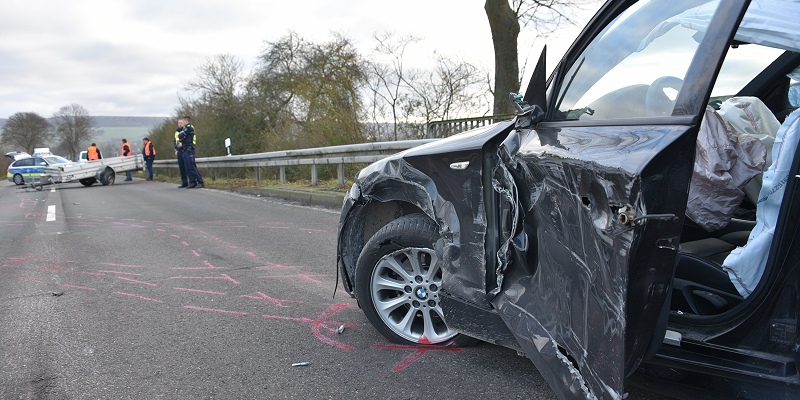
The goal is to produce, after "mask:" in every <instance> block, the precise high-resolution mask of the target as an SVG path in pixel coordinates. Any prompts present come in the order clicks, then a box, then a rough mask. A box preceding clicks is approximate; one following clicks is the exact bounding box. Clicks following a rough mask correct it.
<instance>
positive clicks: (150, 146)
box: [144, 141, 156, 157]
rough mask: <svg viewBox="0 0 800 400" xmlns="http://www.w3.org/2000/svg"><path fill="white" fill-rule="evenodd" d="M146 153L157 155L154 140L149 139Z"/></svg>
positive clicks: (145, 148)
mask: <svg viewBox="0 0 800 400" xmlns="http://www.w3.org/2000/svg"><path fill="white" fill-rule="evenodd" d="M144 155H145V156H147V157H150V156H154V155H156V148H155V146H153V142H150V141H148V142H147V143H146V144H145V145H144Z"/></svg>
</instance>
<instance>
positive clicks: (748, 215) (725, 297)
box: [670, 44, 800, 319]
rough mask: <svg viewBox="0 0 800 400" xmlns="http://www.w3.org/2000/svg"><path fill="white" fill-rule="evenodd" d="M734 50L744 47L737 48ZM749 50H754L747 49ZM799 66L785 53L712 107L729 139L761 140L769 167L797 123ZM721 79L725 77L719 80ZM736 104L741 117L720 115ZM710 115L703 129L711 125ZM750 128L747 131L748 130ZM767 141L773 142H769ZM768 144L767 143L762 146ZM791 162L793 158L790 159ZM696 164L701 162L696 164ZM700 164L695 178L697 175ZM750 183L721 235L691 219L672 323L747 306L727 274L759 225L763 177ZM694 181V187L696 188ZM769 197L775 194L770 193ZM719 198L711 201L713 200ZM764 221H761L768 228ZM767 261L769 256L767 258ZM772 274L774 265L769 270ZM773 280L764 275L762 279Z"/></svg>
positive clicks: (676, 283)
mask: <svg viewBox="0 0 800 400" xmlns="http://www.w3.org/2000/svg"><path fill="white" fill-rule="evenodd" d="M735 46H745V44H736V45H735ZM747 46H749V45H747ZM798 65H800V54H798V53H795V52H785V53H783V54H782V55H781V56H779V57H777V59H775V60H774V61H773V62H772V63H771V64H770V65H769V66H768V67H767V68H765V69H764V70H763V71H762V72H761V73H760V74H759V75H757V76H756V77H755V78H754V79H753V80H752V81H750V82H749V83H748V84H747V85H746V86H745V87H744V88H742V89H741V90H740V91H739V92H738V93H736V95H735V96H734V97H729V98H724V97H723V98H721V97H717V98H714V97H713V96H712V99H711V104H710V105H711V106H712V107H713V108H714V111H713V113H714V114H716V115H718V116H719V118H720V119H721V120H722V121H724V126H725V128H726V129H727V130H728V133H729V134H730V135H734V137H740V135H743V134H746V133H744V132H745V131H750V132H758V133H761V134H762V141H763V142H764V145H765V148H766V149H767V152H768V155H767V157H766V158H767V162H766V163H765V164H764V166H763V168H764V170H766V168H768V167H769V165H770V161H772V160H770V158H771V157H770V156H774V155H772V154H769V153H771V150H772V143H773V142H774V140H775V135H776V133H777V132H778V129H780V127H781V126H783V125H787V126H788V125H789V124H792V123H793V122H794V120H795V119H796V117H795V118H793V119H787V116H788V115H789V114H790V113H791V112H792V111H794V110H795V109H796V108H797V106H798V104H797V101H796V93H797V92H796V91H797V90H798V89H800V82H798V81H797V80H796V78H797V76H793V74H792V72H793V71H796V70H797V69H798ZM720 79H722V77H720ZM731 103H737V107H738V108H739V111H740V112H739V113H738V114H737V115H733V114H736V113H725V112H721V110H723V109H724V108H725V106H726V105H730V104H731ZM708 117H709V114H706V118H705V119H704V123H707V119H708ZM748 124H749V125H750V126H747V125H748ZM796 126H797V124H793V125H792V127H794V129H790V130H788V131H787V132H786V138H787V139H786V140H787V141H789V140H792V139H790V138H795V139H793V140H794V141H796V140H797V139H796V137H797V136H798V135H800V131H798V129H796ZM767 136H768V137H767ZM763 139H766V140H763ZM790 156H791V158H793V157H794V154H791V155H790ZM696 162H697V161H696ZM697 169H698V167H697V164H696V166H695V172H697ZM758 172H759V174H758V175H756V176H755V177H753V178H751V179H749V180H748V181H747V182H746V184H745V185H744V187H742V188H741V189H742V195H741V202H740V203H739V204H738V206H737V207H736V209H735V210H734V212H733V215H731V216H730V218H728V219H727V220H726V221H724V222H723V224H724V226H723V227H721V228H719V229H714V230H711V231H709V230H708V229H706V228H705V227H703V226H702V224H699V223H698V222H696V221H694V220H692V218H686V219H685V224H684V228H683V231H682V234H681V244H680V251H679V255H678V257H677V260H676V269H675V279H674V284H673V292H672V299H671V306H670V310H671V311H672V315H673V318H682V319H687V318H688V319H691V318H692V317H693V316H710V315H719V314H722V313H725V312H728V311H734V312H735V310H736V309H737V306H738V305H740V304H742V303H743V302H744V300H745V297H744V296H743V295H742V294H741V293H740V292H739V290H737V288H736V287H735V286H734V284H733V283H732V278H731V276H730V275H729V274H728V272H727V270H726V269H725V268H723V264H724V263H725V261H726V258H727V257H728V255H729V254H730V253H731V252H732V251H734V249H736V248H737V247H744V246H745V245H746V244H747V243H748V239H749V237H750V235H751V232H752V231H753V228H754V227H755V226H756V224H757V216H758V215H761V214H759V213H757V204H759V192H760V191H761V190H762V182H761V173H760V172H761V171H758ZM694 182H695V181H694V178H693V184H694ZM765 189H766V192H770V191H771V190H773V189H774V188H765ZM713 196H714V194H713V193H710V194H709V197H710V198H712V199H713ZM763 222H764V221H762V223H763ZM764 260H766V256H765V257H764ZM764 267H765V268H770V265H765V266H764ZM768 275H769V274H768V273H767V271H766V270H765V272H764V273H763V276H768Z"/></svg>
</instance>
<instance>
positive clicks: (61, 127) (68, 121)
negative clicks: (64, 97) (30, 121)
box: [52, 103, 94, 160]
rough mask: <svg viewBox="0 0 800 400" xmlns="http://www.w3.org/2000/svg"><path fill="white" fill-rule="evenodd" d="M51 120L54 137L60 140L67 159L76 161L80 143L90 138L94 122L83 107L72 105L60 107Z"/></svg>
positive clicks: (80, 146)
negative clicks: (66, 153)
mask: <svg viewBox="0 0 800 400" xmlns="http://www.w3.org/2000/svg"><path fill="white" fill-rule="evenodd" d="M52 120H53V124H54V125H55V128H56V137H57V138H59V139H61V143H62V146H63V147H64V148H65V149H66V150H67V151H68V152H69V158H70V159H73V160H74V159H76V158H77V155H78V154H79V153H80V151H81V148H82V143H81V142H86V141H89V140H90V139H91V138H92V133H93V132H92V128H94V120H93V119H92V117H90V116H89V112H88V111H87V110H86V109H85V108H83V106H81V105H79V104H74V103H73V104H70V105H68V106H64V107H61V108H60V109H59V110H58V111H57V112H56V113H55V114H53V118H52ZM84 144H85V143H84Z"/></svg>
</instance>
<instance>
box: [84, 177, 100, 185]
mask: <svg viewBox="0 0 800 400" xmlns="http://www.w3.org/2000/svg"><path fill="white" fill-rule="evenodd" d="M80 182H81V185H83V186H92V185H94V184H95V183H97V178H86V179H81V180H80Z"/></svg>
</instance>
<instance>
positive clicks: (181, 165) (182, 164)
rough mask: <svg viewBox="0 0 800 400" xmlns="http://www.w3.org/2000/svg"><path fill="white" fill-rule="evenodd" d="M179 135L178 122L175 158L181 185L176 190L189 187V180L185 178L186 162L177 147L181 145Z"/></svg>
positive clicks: (181, 151)
mask: <svg viewBox="0 0 800 400" xmlns="http://www.w3.org/2000/svg"><path fill="white" fill-rule="evenodd" d="M180 133H181V126H180V120H179V121H178V129H176V130H175V157H177V158H178V171H180V174H181V185H180V186H178V189H183V188H185V187H189V178H187V177H186V161H185V160H184V159H183V149H182V148H180V147H179V146H178V145H179V144H180V143H181V141H180V140H178V135H179V134H180Z"/></svg>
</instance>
